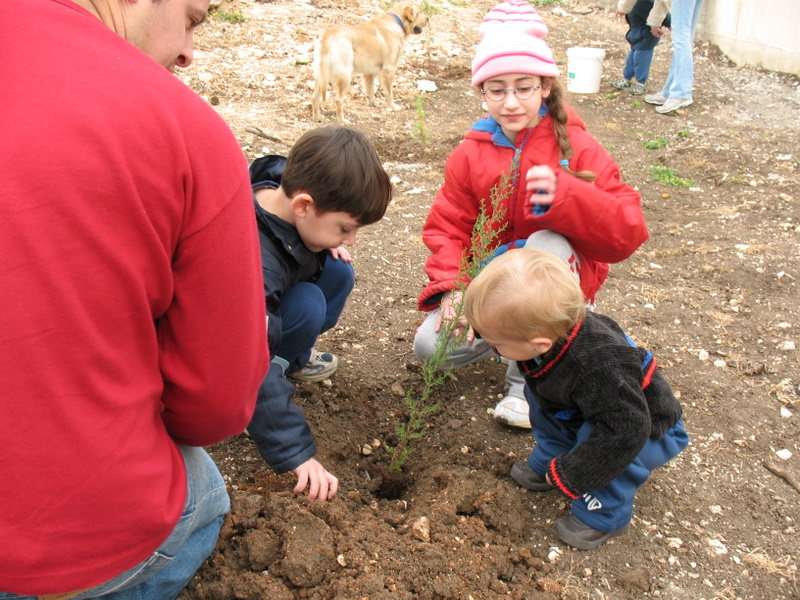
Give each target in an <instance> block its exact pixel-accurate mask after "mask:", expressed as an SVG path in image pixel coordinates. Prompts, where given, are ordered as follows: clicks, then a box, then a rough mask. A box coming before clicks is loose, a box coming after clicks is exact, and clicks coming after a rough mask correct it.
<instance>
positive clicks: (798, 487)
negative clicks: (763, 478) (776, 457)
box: [764, 460, 800, 494]
mask: <svg viewBox="0 0 800 600" xmlns="http://www.w3.org/2000/svg"><path fill="white" fill-rule="evenodd" d="M764 467H766V469H767V470H768V471H770V472H771V473H774V474H775V475H777V476H778V477H781V478H782V479H785V480H786V482H787V483H788V484H789V485H790V486H792V487H793V488H794V489H795V491H797V493H799V494H800V482H798V481H797V477H795V476H794V475H792V474H791V473H789V472H788V471H784V470H783V469H779V468H778V467H777V466H775V464H774V463H771V462H770V461H768V460H765V461H764Z"/></svg>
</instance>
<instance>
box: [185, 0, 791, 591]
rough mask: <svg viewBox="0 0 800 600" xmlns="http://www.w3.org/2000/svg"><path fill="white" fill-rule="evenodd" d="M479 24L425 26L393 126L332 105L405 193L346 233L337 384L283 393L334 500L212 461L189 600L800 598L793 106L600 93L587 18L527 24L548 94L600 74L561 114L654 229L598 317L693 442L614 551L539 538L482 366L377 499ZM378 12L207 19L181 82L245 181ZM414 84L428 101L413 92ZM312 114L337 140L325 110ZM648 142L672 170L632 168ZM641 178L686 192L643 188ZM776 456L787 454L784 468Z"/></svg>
mask: <svg viewBox="0 0 800 600" xmlns="http://www.w3.org/2000/svg"><path fill="white" fill-rule="evenodd" d="M493 3H494V2H493V1H487V0H476V1H475V2H455V1H453V2H452V3H446V2H444V1H434V2H432V3H431V5H432V6H433V7H435V8H437V12H436V13H435V14H434V15H433V16H432V18H431V23H430V27H429V29H428V30H427V31H426V32H425V33H424V34H423V35H422V36H418V37H414V38H413V39H411V40H409V43H408V44H407V46H406V53H405V56H404V58H403V61H402V63H401V68H400V73H399V77H398V81H397V86H396V101H397V102H398V103H399V104H401V106H402V110H400V111H398V112H388V111H386V110H385V108H384V106H383V105H382V104H381V102H382V100H383V98H382V96H381V95H380V93H379V97H378V99H379V105H378V106H377V107H367V106H366V102H365V98H364V96H363V94H362V93H361V91H360V88H356V89H355V90H354V92H355V93H354V96H353V98H351V99H350V100H349V101H348V102H347V104H346V108H345V113H346V115H347V117H348V118H349V119H350V121H351V122H352V126H353V127H356V128H358V129H359V130H362V131H364V132H366V133H368V134H369V135H370V136H371V138H372V139H373V140H374V142H375V144H376V146H377V148H378V151H379V154H380V155H381V157H382V158H383V160H384V161H386V168H387V170H388V171H389V173H390V174H391V175H392V176H393V177H395V181H396V188H395V200H394V202H393V204H392V205H391V206H390V208H389V211H388V213H387V215H386V217H385V218H384V219H383V220H382V221H381V222H379V223H377V224H375V225H373V226H371V227H368V228H366V229H365V230H364V231H363V232H362V233H361V234H360V236H359V240H358V243H357V244H356V246H355V247H354V249H353V251H354V256H355V261H356V262H355V265H356V270H357V273H358V280H357V284H356V289H355V291H354V292H353V294H352V296H351V299H350V301H349V304H348V306H347V308H346V309H345V314H344V316H343V319H342V321H341V323H340V324H339V325H338V326H337V327H336V328H335V329H334V330H332V331H330V332H328V333H327V334H326V335H325V336H324V337H323V338H322V339H321V340H320V342H319V346H320V347H321V348H324V349H325V350H328V351H332V352H335V353H337V354H338V355H339V356H340V357H341V361H342V366H341V368H340V370H339V372H338V373H336V375H335V376H334V377H333V378H332V380H331V381H329V382H324V383H322V384H303V385H300V386H299V387H298V390H297V396H296V401H297V403H298V404H299V405H300V406H301V407H302V408H303V410H304V412H305V414H306V417H307V419H308V421H309V423H310V424H311V427H312V429H313V430H314V432H315V435H316V438H317V442H318V445H319V448H320V453H319V455H318V457H317V458H318V459H319V460H320V461H321V462H322V463H323V464H324V465H326V466H327V467H328V468H329V469H330V470H331V471H332V472H333V473H334V474H335V475H337V476H338V477H339V479H340V482H341V488H340V493H339V495H338V496H337V497H336V498H335V499H334V500H333V501H330V502H316V503H310V502H308V501H307V500H306V499H305V498H304V497H295V496H293V495H292V492H291V489H292V487H293V485H294V477H293V476H292V475H291V474H288V475H283V476H276V475H274V474H273V473H271V472H270V470H269V469H268V468H267V467H266V465H265V464H264V462H263V461H262V460H261V458H260V457H259V455H258V454H257V452H256V451H255V448H254V446H253V444H252V442H251V441H250V439H249V438H247V437H246V436H239V437H237V438H234V439H230V440H228V441H226V442H224V443H222V444H219V445H217V446H215V447H213V448H211V449H210V450H211V452H212V454H213V456H214V457H215V459H216V460H217V462H218V464H219V465H220V468H221V470H222V471H223V473H224V474H225V477H226V479H227V481H228V482H229V484H230V490H231V496H232V501H233V511H232V512H231V514H230V516H229V518H228V520H227V522H226V525H225V527H224V530H223V534H222V537H221V539H220V542H219V545H218V548H217V550H216V551H215V552H214V554H213V555H212V556H211V558H210V559H209V561H208V563H207V564H206V565H205V566H204V567H203V568H202V569H201V570H200V571H199V573H198V574H197V576H196V577H195V579H194V580H193V581H192V582H191V583H190V585H189V587H188V588H187V590H186V591H185V592H184V593H183V594H182V595H181V599H182V600H205V599H229V598H242V599H250V598H253V599H255V598H271V599H277V600H283V599H286V600H290V599H308V600H327V599H353V600H356V599H357V600H361V599H367V598H368V599H370V600H382V599H389V598H392V599H394V598H398V599H411V598H421V599H431V600H439V599H458V600H468V599H474V600H480V599H494V598H497V599H499V598H511V599H519V600H522V599H528V600H531V599H547V598H551V599H552V598H587V599H588V598H592V599H598V600H599V599H628V598H650V597H654V598H656V597H661V598H679V599H684V598H685V599H712V598H718V599H726V600H727V599H731V600H732V599H735V598H742V599H763V600H767V599H769V600H777V599H787V598H795V599H796V598H800V583H798V580H797V564H798V557H799V555H800V540H798V528H799V527H800V502H799V501H800V489H798V488H797V486H796V485H795V487H793V486H792V485H791V478H792V475H794V476H795V477H797V476H800V443H799V442H798V439H799V435H798V434H800V405H799V403H800V398H799V397H798V384H799V383H800V377H798V375H797V372H798V354H797V350H796V346H795V344H796V343H797V342H798V341H799V340H798V338H799V337H800V301H798V287H797V281H798V278H799V277H800V272H798V262H797V261H798V250H799V249H800V214H799V211H798V200H800V180H798V173H797V172H798V158H800V154H798V152H800V151H798V148H800V126H799V125H798V119H797V114H798V108H800V90H799V89H798V81H797V79H796V78H794V77H790V76H786V75H780V74H775V73H769V72H765V71H760V70H756V69H751V68H738V67H736V66H735V65H734V64H732V63H730V62H729V61H727V60H726V59H725V57H724V56H722V55H721V54H720V53H719V52H718V51H717V50H716V49H715V48H714V47H712V46H707V45H705V46H701V47H699V48H698V52H697V54H696V60H695V64H696V81H695V84H696V85H695V89H696V92H695V103H694V105H692V106H690V107H688V108H687V109H684V110H683V111H681V113H679V114H677V115H670V116H662V115H658V114H656V113H655V112H654V111H653V108H652V107H651V106H649V105H646V104H644V103H643V102H642V101H641V99H637V98H634V97H632V96H630V95H628V94H625V93H618V92H616V91H615V90H614V89H613V88H612V87H611V86H610V83H609V82H610V81H612V80H614V79H616V78H618V76H619V74H620V71H621V67H622V63H623V60H624V57H625V53H626V51H627V45H626V44H625V42H624V38H623V34H624V30H625V28H624V25H623V24H621V23H620V22H618V21H615V20H614V19H613V18H612V15H611V14H610V13H607V12H604V11H601V10H598V9H594V10H592V9H591V8H590V7H588V6H584V5H577V4H569V3H562V4H556V5H553V6H544V7H540V8H539V10H540V12H541V14H542V15H543V17H544V18H545V20H546V22H547V24H548V26H549V27H550V34H549V36H548V42H549V43H550V45H551V46H552V47H553V48H554V50H555V52H556V57H557V59H559V61H560V64H561V70H562V74H564V75H563V76H564V77H565V71H566V49H567V48H569V47H572V46H592V47H600V48H604V49H605V50H606V52H607V56H606V61H605V75H604V78H603V83H602V87H601V91H600V93H599V94H591V95H576V94H572V95H571V100H572V102H573V104H574V105H575V106H576V107H577V109H578V110H579V112H580V114H581V116H582V117H583V118H584V120H585V121H586V122H587V124H588V127H589V130H590V131H591V132H592V133H593V134H594V135H595V137H597V138H598V139H599V140H601V141H602V143H603V144H604V145H605V146H606V148H607V149H608V150H609V151H610V152H611V154H612V155H613V156H614V157H615V158H616V160H617V161H618V162H619V164H620V166H621V167H622V171H623V176H624V178H625V180H626V181H628V182H629V183H631V184H632V185H634V186H636V187H637V188H638V189H639V190H640V191H641V193H642V196H643V200H642V203H643V207H644V211H645V214H646V216H647V219H648V223H649V225H650V229H651V238H650V240H649V241H648V242H647V243H646V244H645V245H644V246H643V247H642V248H641V249H640V250H639V251H637V252H636V253H635V254H634V256H633V257H631V258H630V259H628V260H627V261H625V262H624V263H622V264H618V265H613V266H612V270H611V276H610V278H609V280H608V281H607V283H606V284H605V286H604V287H603V289H602V290H601V291H600V294H599V297H598V307H597V309H598V311H599V312H602V313H606V314H608V315H610V316H612V317H614V318H615V319H616V320H617V321H619V322H620V323H621V324H622V325H623V326H624V327H625V328H626V329H627V330H628V331H630V332H631V333H632V334H633V336H634V337H635V338H636V339H637V341H639V342H641V343H642V344H644V345H646V346H647V347H649V348H650V349H651V350H653V351H654V352H655V354H656V355H657V356H658V358H659V362H660V364H661V365H662V367H663V370H664V373H665V375H666V377H667V378H668V379H669V380H670V382H671V384H672V386H673V388H674V389H675V391H676V392H677V393H678V394H679V395H680V397H681V400H682V402H683V404H684V406H685V418H686V424H687V428H688V429H689V431H690V434H691V436H692V442H691V444H690V446H689V448H688V449H687V450H686V451H685V452H684V453H683V454H682V455H681V456H679V457H678V459H676V460H675V461H673V463H671V464H670V465H668V466H667V467H665V468H664V469H661V470H659V471H657V472H655V473H654V475H653V477H652V478H651V480H650V481H649V482H648V483H647V484H645V486H644V487H643V488H642V489H641V490H640V492H639V494H638V497H637V508H636V515H635V517H634V521H633V526H632V528H631V530H630V532H629V533H628V534H627V535H625V536H623V537H621V538H618V539H615V540H613V541H611V542H609V543H608V544H606V545H604V546H602V547H601V548H599V549H597V550H594V551H590V552H581V551H577V550H572V549H570V548H569V547H566V546H565V545H564V544H562V543H560V542H559V540H558V539H557V538H556V537H555V536H554V535H553V533H552V531H551V529H550V527H551V525H552V523H553V521H554V520H555V519H557V518H559V517H561V516H563V515H565V514H566V513H567V510H568V505H567V502H566V501H565V500H564V499H563V498H561V497H560V496H558V495H555V494H553V493H550V494H535V493H531V492H526V491H524V490H521V489H520V488H519V487H518V486H517V485H515V484H514V482H513V481H512V480H511V479H510V477H509V476H508V471H509V467H510V465H511V464H512V463H513V462H514V461H515V460H517V459H519V458H521V457H525V456H526V455H527V454H528V452H529V451H530V449H531V447H532V443H533V442H532V439H531V437H530V434H529V433H528V432H525V431H522V430H511V429H508V428H504V427H502V426H500V425H498V424H496V423H495V422H494V421H493V420H492V418H491V416H490V415H489V414H488V413H487V409H489V408H492V407H493V406H494V404H495V402H496V400H497V398H498V397H499V396H500V395H502V393H503V391H504V383H503V373H504V367H502V366H501V365H498V364H496V363H492V362H488V361H486V362H483V363H477V364H474V365H471V366H469V367H466V368H463V369H460V370H458V371H456V372H454V374H453V375H454V376H453V377H452V378H451V379H449V380H448V381H447V382H446V383H445V384H444V385H443V386H442V387H441V388H439V390H438V391H437V393H436V399H437V400H440V401H441V408H440V409H439V411H438V412H437V413H436V414H434V415H432V416H431V417H430V418H429V420H428V429H427V434H426V435H425V436H424V437H423V438H421V439H419V440H418V441H417V443H416V446H415V447H416V451H415V452H414V454H413V455H412V456H411V458H410V460H409V461H408V463H407V464H406V473H407V475H406V478H405V479H404V480H403V481H401V482H399V483H400V486H401V487H400V488H399V491H398V494H397V497H396V498H395V499H391V498H386V497H384V495H380V494H378V493H377V491H378V489H379V485H380V484H381V482H382V481H383V478H382V477H381V475H380V473H381V470H380V469H381V467H384V468H385V466H386V464H387V462H388V457H387V454H386V451H385V450H384V448H383V443H384V442H389V443H393V442H394V441H395V434H394V427H395V424H396V423H397V421H398V419H400V418H402V415H403V414H404V409H405V405H404V400H403V396H404V393H405V392H406V391H407V390H408V389H409V388H410V387H412V386H418V385H419V383H420V375H419V365H418V363H417V361H416V360H415V358H414V356H413V353H412V351H411V343H412V339H413V335H414V329H415V327H416V326H417V325H418V324H419V323H420V322H421V320H422V316H423V315H422V314H421V313H419V312H418V311H417V308H416V297H417V294H418V293H419V291H420V289H421V287H422V285H423V283H424V281H425V274H424V270H423V264H424V260H425V257H426V256H427V250H426V248H425V247H424V245H423V244H422V242H421V239H420V231H421V227H422V223H423V221H424V218H425V216H426V214H427V210H428V206H429V205H430V202H431V200H432V198H433V196H434V193H435V191H436V189H437V188H438V187H439V185H440V184H441V182H442V173H443V165H444V161H445V158H446V157H447V155H448V153H449V152H450V151H451V150H452V149H453V147H455V145H456V144H457V143H458V142H459V140H460V139H461V137H462V136H463V134H464V133H465V132H466V131H467V130H468V128H469V126H470V125H471V124H472V123H473V122H474V121H475V120H476V119H477V118H478V117H480V116H481V114H482V111H481V107H480V102H479V101H478V100H477V99H476V98H475V96H474V94H473V93H472V91H471V89H470V87H469V66H470V61H471V58H472V53H473V50H474V44H475V42H476V37H477V36H476V31H477V25H478V23H479V22H480V19H481V17H482V15H483V14H484V12H485V11H486V10H487V9H488V8H490V7H491V6H492V4H493ZM386 8H387V4H386V3H382V2H377V0H345V1H341V2H334V1H332V0H330V1H324V0H318V1H312V2H310V3H308V2H307V3H304V2H299V1H292V0H277V1H275V2H259V1H256V0H234V1H233V2H227V3H225V4H223V5H222V6H221V8H220V10H221V11H224V12H227V13H236V12H240V13H241V14H242V15H244V16H245V18H246V21H245V22H244V23H230V22H227V21H225V20H222V19H220V18H219V17H215V18H211V19H210V20H209V24H208V25H207V26H204V27H203V28H201V30H200V31H199V32H198V34H197V40H196V41H197V47H198V52H197V55H196V57H195V58H196V62H195V65H194V66H193V67H192V68H191V69H189V70H188V71H187V72H186V73H185V74H183V75H182V77H183V78H184V79H185V80H186V81H187V83H189V84H190V85H191V86H192V87H193V88H194V89H196V90H197V91H198V92H199V93H200V94H201V95H203V96H204V97H205V98H206V99H207V100H208V101H209V102H211V103H212V104H213V105H214V106H215V107H216V109H217V110H218V111H219V112H220V114H221V115H222V116H223V117H224V118H225V119H226V120H227V121H228V122H229V123H230V125H231V127H232V128H233V130H234V132H235V133H236V135H237V137H238V139H239V140H240V142H241V145H242V147H243V149H244V150H245V151H246V153H247V154H248V156H249V157H250V158H253V157H255V156H256V155H258V154H260V153H282V154H285V153H286V152H287V151H288V149H289V147H290V145H291V143H292V142H293V141H294V140H295V139H297V137H299V135H300V134H301V133H302V132H303V131H305V130H306V129H308V128H310V127H312V126H314V124H312V123H311V121H310V105H309V100H310V95H311V89H310V87H309V86H310V85H311V84H312V74H311V66H310V62H309V61H310V58H311V48H312V45H313V39H314V36H315V34H316V33H317V32H319V31H320V30H321V29H322V28H323V27H324V26H327V25H329V24H334V23H355V22H359V21H361V20H364V19H366V18H369V17H372V16H374V15H376V14H379V13H380V11H381V10H385V9H386ZM670 54H671V52H670V46H669V42H668V41H667V42H665V43H664V44H662V45H661V46H660V47H659V48H657V50H656V53H655V60H654V64H653V72H652V80H651V82H652V84H651V87H652V88H653V89H655V90H657V89H658V86H659V85H660V83H661V82H663V80H664V78H665V76H666V71H667V69H668V66H669V57H670ZM420 80H428V81H433V82H435V84H436V87H437V90H436V91H434V92H422V91H419V90H418V88H417V85H418V83H417V82H418V81H420ZM417 97H419V98H422V104H421V110H419V111H418V109H417V106H416V101H415V98H417ZM324 115H325V118H326V119H328V120H329V122H333V119H334V112H333V105H332V103H331V102H330V99H329V101H328V104H326V105H325V106H324ZM423 130H424V131H423ZM659 140H663V142H662V145H663V147H660V148H654V149H647V148H646V147H645V146H644V144H645V143H646V142H656V141H659ZM656 145H659V144H656ZM653 166H665V167H669V168H671V169H674V170H675V171H676V172H677V174H678V175H679V177H681V178H683V179H691V180H692V182H693V183H692V184H689V187H684V186H674V185H670V184H667V183H662V182H658V181H655V180H654V179H653V178H652V177H651V173H650V169H651V167H653ZM782 450H788V451H790V452H792V453H793V455H792V456H791V457H789V458H786V459H783V458H781V456H782V455H783V456H785V454H784V453H780V454H779V452H780V451H782ZM767 464H770V465H775V466H776V467H777V468H778V469H779V471H778V473H777V474H776V473H775V472H773V471H771V470H769V469H768V468H766V465H767ZM780 470H782V473H783V475H785V476H782V475H781V471H780Z"/></svg>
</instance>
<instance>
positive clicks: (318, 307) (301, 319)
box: [275, 256, 356, 373]
mask: <svg viewBox="0 0 800 600" xmlns="http://www.w3.org/2000/svg"><path fill="white" fill-rule="evenodd" d="M355 280H356V276H355V271H354V270H353V265H352V263H349V262H345V261H343V260H334V259H333V258H332V257H330V256H329V257H328V258H327V260H326V261H325V266H324V267H323V269H322V273H321V275H320V276H319V279H317V280H316V281H314V282H310V281H303V282H300V283H298V284H297V285H296V286H294V287H292V288H289V289H288V290H287V291H286V293H285V294H284V295H283V298H282V299H281V317H282V318H283V339H282V340H281V345H280V347H278V349H277V351H276V352H275V355H276V356H279V357H281V358H282V359H284V360H285V361H286V362H287V363H289V367H288V368H287V369H286V372H287V373H294V372H296V371H299V370H300V369H302V368H303V367H304V366H305V364H306V363H307V362H308V359H309V357H310V356H311V349H312V348H313V347H314V344H315V343H316V341H317V338H318V337H319V336H320V335H321V334H322V333H324V332H326V331H328V330H329V329H330V328H331V327H333V326H334V325H336V323H337V321H338V320H339V317H340V316H341V314H342V310H344V305H345V302H347V297H348V296H349V295H350V292H351V291H352V290H353V286H354V285H355Z"/></svg>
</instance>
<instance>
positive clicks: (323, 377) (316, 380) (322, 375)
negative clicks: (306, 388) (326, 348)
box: [291, 367, 339, 383]
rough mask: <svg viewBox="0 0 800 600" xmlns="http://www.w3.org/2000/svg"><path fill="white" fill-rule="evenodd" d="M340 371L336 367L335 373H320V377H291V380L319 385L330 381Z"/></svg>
mask: <svg viewBox="0 0 800 600" xmlns="http://www.w3.org/2000/svg"><path fill="white" fill-rule="evenodd" d="M338 370H339V367H336V368H335V369H334V370H333V371H329V372H327V373H320V374H318V375H291V378H292V379H297V380H299V381H306V382H308V383H319V382H320V381H325V380H326V379H330V377H331V375H333V374H334V373H336V371H338Z"/></svg>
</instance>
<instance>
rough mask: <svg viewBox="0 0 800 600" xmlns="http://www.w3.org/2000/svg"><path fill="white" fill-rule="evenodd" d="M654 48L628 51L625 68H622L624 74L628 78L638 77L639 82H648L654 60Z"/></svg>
mask: <svg viewBox="0 0 800 600" xmlns="http://www.w3.org/2000/svg"><path fill="white" fill-rule="evenodd" d="M653 52H654V49H653V48H651V49H650V50H633V49H631V50H630V51H629V52H628V58H627V59H626V60H625V68H624V69H622V76H623V77H624V78H625V79H627V80H629V81H630V80H631V79H634V78H635V79H636V81H638V82H639V83H646V82H647V78H648V77H650V65H651V63H652V62H653Z"/></svg>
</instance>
